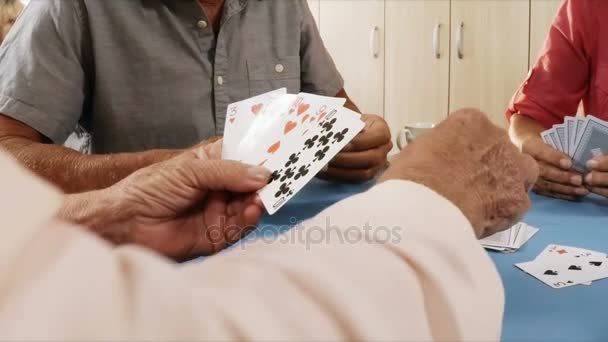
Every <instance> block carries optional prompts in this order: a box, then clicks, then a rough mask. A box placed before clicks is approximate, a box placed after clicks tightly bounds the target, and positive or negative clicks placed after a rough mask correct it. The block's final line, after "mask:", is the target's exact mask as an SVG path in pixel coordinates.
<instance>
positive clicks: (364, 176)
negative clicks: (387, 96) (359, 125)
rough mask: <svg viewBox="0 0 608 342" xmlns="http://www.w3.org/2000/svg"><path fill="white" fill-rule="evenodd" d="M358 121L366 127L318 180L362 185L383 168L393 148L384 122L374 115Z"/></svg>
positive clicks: (364, 115)
mask: <svg viewBox="0 0 608 342" xmlns="http://www.w3.org/2000/svg"><path fill="white" fill-rule="evenodd" d="M361 119H362V120H363V121H364V122H365V128H364V129H363V130H362V131H361V132H360V133H359V134H358V135H357V136H356V137H355V138H354V139H353V140H352V141H351V142H350V143H349V144H348V145H346V147H345V148H344V149H343V150H342V151H341V152H340V153H338V154H337V155H336V157H334V159H333V160H332V161H331V162H330V163H329V165H328V168H327V169H326V170H324V171H323V172H321V173H319V178H323V179H327V180H336V181H346V182H365V181H367V180H370V179H371V178H373V177H374V176H376V174H377V173H378V172H379V171H380V170H382V169H383V168H384V167H386V165H387V158H386V156H387V155H388V153H389V152H390V150H391V149H392V148H393V144H392V142H391V132H390V130H389V128H388V125H387V124H386V121H384V119H382V118H381V117H379V116H377V115H373V114H363V115H362V116H361Z"/></svg>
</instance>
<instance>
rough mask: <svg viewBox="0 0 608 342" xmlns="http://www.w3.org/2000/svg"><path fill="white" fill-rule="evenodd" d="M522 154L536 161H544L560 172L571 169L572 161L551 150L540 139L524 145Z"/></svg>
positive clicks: (564, 155) (562, 154)
mask: <svg viewBox="0 0 608 342" xmlns="http://www.w3.org/2000/svg"><path fill="white" fill-rule="evenodd" d="M522 152H523V153H525V154H529V155H531V156H532V157H534V159H536V160H539V161H544V162H545V163H548V164H550V165H553V166H555V167H558V168H560V169H562V170H570V168H572V160H571V159H570V157H569V156H567V155H566V154H564V153H562V152H560V151H558V150H555V149H553V148H551V147H550V146H549V145H547V144H545V143H544V142H543V141H542V140H540V138H539V139H538V140H535V141H533V142H530V143H524V144H523V147H522Z"/></svg>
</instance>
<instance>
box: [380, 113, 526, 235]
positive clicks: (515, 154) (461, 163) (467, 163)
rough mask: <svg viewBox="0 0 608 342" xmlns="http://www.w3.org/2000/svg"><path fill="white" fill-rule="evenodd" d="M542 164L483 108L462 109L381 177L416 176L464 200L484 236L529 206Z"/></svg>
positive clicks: (406, 151) (450, 196)
mask: <svg viewBox="0 0 608 342" xmlns="http://www.w3.org/2000/svg"><path fill="white" fill-rule="evenodd" d="M537 175H538V167H537V165H536V163H535V162H534V160H533V159H532V158H530V156H527V155H523V154H521V153H519V151H518V150H517V148H516V147H515V146H514V145H513V144H512V143H511V142H510V141H509V138H508V137H507V134H506V132H505V131H503V130H502V129H500V128H498V127H497V126H495V125H493V124H492V123H491V122H490V121H489V120H488V118H487V117H486V116H485V115H484V114H483V113H481V112H480V111H478V110H475V109H464V110H461V111H458V112H456V113H454V114H452V115H450V117H449V118H448V119H446V120H445V121H444V122H442V123H440V124H439V125H438V126H437V127H436V128H435V129H433V130H432V131H431V132H429V133H428V134H425V135H424V136H421V137H420V138H418V139H417V140H416V141H415V142H414V143H412V144H410V145H408V146H407V148H405V149H404V150H403V151H401V153H400V154H399V155H398V156H397V158H396V159H395V160H394V161H393V162H392V163H391V166H390V167H389V169H388V170H387V171H386V172H385V173H384V175H383V176H382V177H381V179H380V181H386V180H391V179H403V180H411V181H414V182H417V183H420V184H423V185H425V186H427V187H429V188H431V189H433V190H435V191H437V192H438V193H439V194H441V195H443V196H444V197H446V198H447V199H448V200H450V201H451V202H452V203H454V204H455V205H456V206H458V207H459V208H460V209H461V210H462V212H463V213H464V215H465V216H466V217H467V218H468V219H469V221H470V222H471V225H472V226H473V228H474V229H475V233H476V235H477V236H478V237H483V236H487V235H491V234H493V233H495V232H497V231H500V230H504V229H507V228H509V227H511V225H512V224H513V223H514V222H516V221H517V220H518V219H519V218H520V217H521V216H522V215H523V214H524V213H525V212H526V210H527V209H528V207H529V205H530V200H529V198H528V189H529V187H531V186H532V184H534V183H535V182H536V177H537Z"/></svg>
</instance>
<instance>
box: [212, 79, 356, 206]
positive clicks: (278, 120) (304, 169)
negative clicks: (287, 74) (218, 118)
mask: <svg viewBox="0 0 608 342" xmlns="http://www.w3.org/2000/svg"><path fill="white" fill-rule="evenodd" d="M345 102H346V100H345V99H343V98H334V97H326V96H319V95H313V94H307V93H300V94H298V95H292V94H287V92H286V90H285V89H279V90H275V91H272V92H270V93H266V94H262V95H259V96H256V97H253V98H250V99H247V100H243V101H240V102H236V103H233V104H231V105H229V106H228V110H227V114H226V125H225V128H224V141H223V149H222V158H223V159H227V160H237V161H240V162H243V163H246V164H251V165H259V166H264V167H266V168H267V169H269V170H270V171H271V172H272V178H271V180H270V183H269V184H268V185H267V186H266V187H264V188H263V189H261V190H260V191H259V195H260V198H261V199H262V202H263V203H264V206H265V208H266V210H267V211H268V213H269V214H271V215H272V214H274V213H275V212H276V211H277V210H279V209H280V208H281V207H282V206H283V205H285V203H287V201H289V200H290V199H291V198H292V197H293V196H294V195H295V194H296V193H298V191H300V190H301V189H302V188H303V187H304V186H305V185H306V184H307V183H308V182H309V181H310V180H311V179H312V178H313V177H314V176H315V175H316V174H317V173H318V172H319V171H320V170H321V169H323V167H324V166H325V165H326V164H327V163H328V162H329V161H330V160H331V159H332V158H333V157H334V156H335V155H336V154H338V152H340V151H341V150H342V149H343V148H344V146H346V144H348V143H349V142H350V141H351V140H352V139H353V138H354V137H355V136H356V135H357V134H358V133H359V132H360V131H361V130H362V129H363V128H364V127H365V124H364V123H363V121H361V116H360V115H359V114H358V113H355V112H353V111H351V110H349V109H347V108H344V107H343V105H344V103H345Z"/></svg>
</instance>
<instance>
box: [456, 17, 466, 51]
mask: <svg viewBox="0 0 608 342" xmlns="http://www.w3.org/2000/svg"><path fill="white" fill-rule="evenodd" d="M463 31H464V22H461V23H460V27H458V34H457V35H458V37H457V39H456V48H457V49H458V59H464V52H463V50H462V40H463V37H462V36H463Z"/></svg>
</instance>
